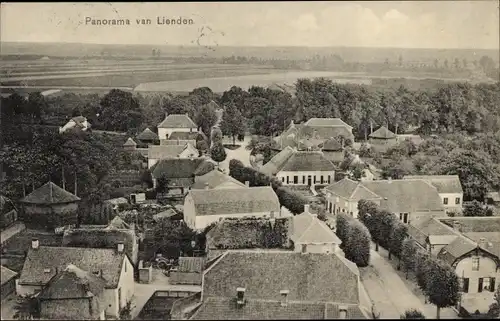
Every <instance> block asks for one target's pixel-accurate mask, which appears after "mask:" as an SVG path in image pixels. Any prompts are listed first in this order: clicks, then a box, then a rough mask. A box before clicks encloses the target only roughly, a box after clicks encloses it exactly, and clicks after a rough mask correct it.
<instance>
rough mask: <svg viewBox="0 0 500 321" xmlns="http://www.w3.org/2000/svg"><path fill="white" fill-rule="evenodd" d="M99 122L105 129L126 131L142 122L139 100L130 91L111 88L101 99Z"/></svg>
mask: <svg viewBox="0 0 500 321" xmlns="http://www.w3.org/2000/svg"><path fill="white" fill-rule="evenodd" d="M101 108H102V112H101V114H100V116H99V122H100V123H101V125H102V126H103V127H104V129H106V130H116V131H123V132H126V131H128V130H129V129H133V128H138V127H139V126H140V125H141V123H142V118H143V116H142V113H141V109H140V105H139V101H138V100H137V98H136V97H134V96H133V95H132V93H130V92H126V91H122V90H119V89H112V90H111V91H110V92H109V93H107V94H106V95H105V96H104V97H103V98H102V100H101Z"/></svg>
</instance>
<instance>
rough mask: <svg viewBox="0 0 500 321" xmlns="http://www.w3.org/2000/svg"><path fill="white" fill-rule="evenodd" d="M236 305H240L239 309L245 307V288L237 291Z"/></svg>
mask: <svg viewBox="0 0 500 321" xmlns="http://www.w3.org/2000/svg"><path fill="white" fill-rule="evenodd" d="M236 303H237V304H238V308H241V307H243V306H244V305H245V288H237V289H236Z"/></svg>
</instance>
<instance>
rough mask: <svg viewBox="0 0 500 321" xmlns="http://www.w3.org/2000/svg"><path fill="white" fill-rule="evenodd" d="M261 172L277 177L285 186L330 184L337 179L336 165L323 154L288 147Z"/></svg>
mask: <svg viewBox="0 0 500 321" xmlns="http://www.w3.org/2000/svg"><path fill="white" fill-rule="evenodd" d="M259 171H261V172H262V173H264V174H266V175H269V176H276V177H277V178H278V179H280V180H281V181H282V182H283V184H285V185H308V186H312V185H316V184H330V182H333V180H334V177H335V165H333V163H332V162H331V161H329V160H328V159H326V158H325V156H324V154H323V153H322V152H317V151H307V152H305V151H296V150H293V149H292V148H290V147H286V148H285V149H283V150H282V151H281V152H279V153H278V154H276V155H275V156H274V157H273V158H272V159H271V160H270V161H269V162H267V163H266V164H264V166H262V167H261V168H260V169H259Z"/></svg>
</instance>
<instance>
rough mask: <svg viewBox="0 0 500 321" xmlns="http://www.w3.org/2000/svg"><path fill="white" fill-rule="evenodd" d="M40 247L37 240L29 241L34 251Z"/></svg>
mask: <svg viewBox="0 0 500 321" xmlns="http://www.w3.org/2000/svg"><path fill="white" fill-rule="evenodd" d="M39 246H40V242H39V241H38V239H33V240H31V248H32V249H34V250H36V249H38V247H39Z"/></svg>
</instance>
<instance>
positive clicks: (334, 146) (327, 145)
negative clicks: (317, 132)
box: [319, 138, 342, 151]
mask: <svg viewBox="0 0 500 321" xmlns="http://www.w3.org/2000/svg"><path fill="white" fill-rule="evenodd" d="M319 147H322V148H323V150H325V151H341V150H342V144H341V143H340V142H339V141H338V140H337V139H335V138H330V139H328V140H326V141H325V142H324V143H323V144H321V145H320V146H319Z"/></svg>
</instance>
